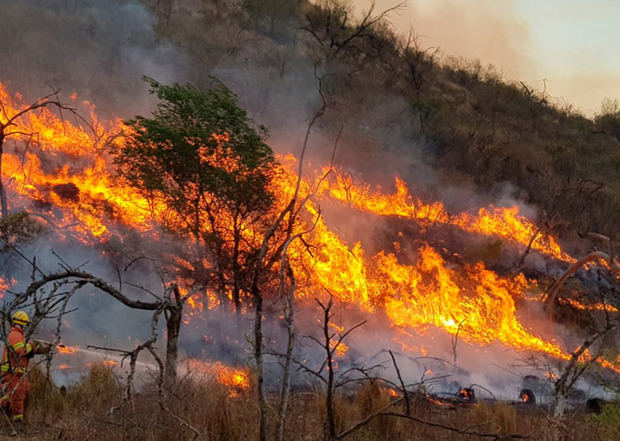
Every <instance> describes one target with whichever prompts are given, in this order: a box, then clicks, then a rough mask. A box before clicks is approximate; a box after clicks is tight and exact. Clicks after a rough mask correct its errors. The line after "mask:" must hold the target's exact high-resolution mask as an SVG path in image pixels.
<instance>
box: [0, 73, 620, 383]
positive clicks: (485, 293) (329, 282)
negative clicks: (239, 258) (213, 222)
mask: <svg viewBox="0 0 620 441" xmlns="http://www.w3.org/2000/svg"><path fill="white" fill-rule="evenodd" d="M0 101H1V102H2V103H3V104H4V110H5V113H4V114H2V113H0V121H2V122H5V121H6V117H7V116H8V117H11V116H12V115H15V114H16V113H17V112H19V111H20V110H22V109H23V108H24V104H22V103H21V98H20V97H16V98H15V99H13V98H12V97H11V96H10V94H9V93H8V91H7V90H6V88H5V87H4V86H3V85H2V83H0ZM88 104H89V103H88ZM90 109H91V119H92V120H93V121H94V124H93V126H94V127H95V132H94V133H92V132H90V131H87V130H85V129H84V128H83V127H81V126H79V125H77V124H72V123H71V122H70V121H68V120H62V119H60V118H58V117H57V116H56V115H55V114H54V113H52V112H51V111H49V110H47V109H41V110H40V111H37V112H29V113H27V114H26V115H25V116H24V117H23V118H21V119H20V120H18V121H17V123H18V126H17V128H16V129H17V130H18V131H20V132H24V133H36V134H37V136H36V148H29V149H27V150H26V151H22V150H20V149H19V148H17V147H14V148H13V149H9V148H5V153H4V157H3V170H2V172H3V179H4V182H6V183H7V187H8V188H9V189H10V190H11V191H12V193H13V195H12V196H15V197H11V198H10V199H9V202H13V203H14V204H15V205H19V204H21V205H27V204H26V203H23V204H22V202H28V201H29V202H32V201H35V202H36V203H37V204H39V205H41V206H43V207H48V213H47V215H48V217H49V219H52V222H54V223H55V224H56V225H57V226H60V227H63V228H62V230H63V231H71V232H72V234H73V235H74V236H75V237H77V238H79V239H80V240H82V241H84V242H86V243H92V242H93V241H95V242H96V241H103V240H105V239H106V238H107V237H108V236H109V235H110V234H111V231H113V229H114V228H115V226H116V225H123V226H125V227H131V228H134V229H135V230H137V231H140V232H141V233H143V234H145V235H152V236H153V237H156V236H157V233H156V232H155V230H154V228H153V226H155V225H157V224H158V223H160V222H163V220H164V219H167V220H168V221H172V222H173V221H174V219H172V220H170V211H169V210H168V209H167V207H166V206H165V204H163V202H157V201H154V202H153V201H150V202H149V201H147V200H146V199H145V198H144V197H142V196H141V195H140V194H139V192H138V191H137V190H135V189H133V188H132V187H130V186H129V185H128V184H126V183H123V182H122V181H120V180H119V179H116V178H114V176H113V173H112V169H111V167H110V165H109V164H110V160H109V157H108V156H107V154H106V149H105V144H106V143H107V144H110V143H114V144H119V145H120V144H122V142H123V133H122V130H123V126H122V123H121V122H120V121H119V120H116V121H113V122H111V123H102V122H100V121H98V120H97V118H96V115H95V113H94V108H93V107H92V106H91V107H90ZM213 137H214V138H213V139H214V140H215V141H216V142H217V144H218V146H220V147H221V148H220V149H219V150H218V151H221V152H224V153H225V152H226V151H227V143H228V142H229V140H230V137H229V136H228V135H227V134H225V133H223V134H214V135H213ZM17 139H18V140H19V141H20V142H25V141H27V142H32V141H33V138H32V137H26V136H25V135H22V136H19V137H18V138H17ZM43 158H45V160H44V159H43ZM197 159H198V160H200V161H207V162H213V161H224V165H225V166H226V167H228V168H231V170H233V169H234V167H235V164H234V163H227V162H226V160H227V159H226V155H224V154H223V153H222V155H219V154H216V155H215V156H213V155H211V156H209V155H207V154H206V152H202V153H201V154H200V158H197ZM279 160H280V163H281V164H282V165H280V166H278V168H277V170H276V171H275V173H274V178H273V180H272V182H271V183H270V185H271V187H272V190H273V192H274V193H275V194H276V195H277V203H276V206H275V207H274V210H281V209H282V208H283V207H284V206H285V205H286V204H287V203H288V201H290V199H291V196H292V195H293V193H294V192H295V187H296V181H297V179H296V173H295V171H294V170H295V167H294V159H293V158H291V157H290V156H287V157H280V158H279ZM55 163H58V164H60V165H58V166H54V164H55ZM326 172H327V170H323V171H320V172H318V173H316V179H312V178H309V179H308V180H305V181H304V182H303V183H302V186H301V195H302V197H305V196H308V195H311V194H315V197H314V198H311V199H310V200H309V202H308V203H307V206H306V213H305V214H306V215H307V216H305V217H306V218H308V219H318V220H317V221H316V226H315V228H314V230H313V231H312V233H310V234H309V235H308V239H307V241H308V242H311V243H312V244H313V245H314V247H313V252H312V254H310V253H309V252H308V250H307V248H306V247H305V246H303V244H301V243H300V242H299V241H297V242H294V243H293V244H292V245H291V249H290V256H291V264H292V266H293V270H294V271H295V273H296V278H297V279H298V281H299V282H300V283H299V286H300V289H299V297H300V298H301V299H303V298H305V297H306V298H307V297H311V296H314V295H316V293H317V292H320V291H321V289H322V288H326V289H328V290H329V292H330V293H332V295H333V296H334V297H335V298H336V299H338V300H340V301H343V302H348V303H354V304H356V305H357V306H358V307H359V308H360V309H362V310H365V311H369V312H372V311H376V310H379V309H380V310H383V311H385V314H386V315H387V316H388V318H389V319H390V320H391V322H392V324H393V326H394V327H397V328H409V329H416V330H418V331H419V332H422V330H424V329H428V328H429V326H434V327H437V328H441V329H444V330H445V331H446V332H448V333H449V334H452V335H455V334H456V333H457V332H458V333H459V337H460V338H463V339H464V340H466V341H468V342H470V343H475V344H478V345H487V344H490V343H492V342H495V341H499V342H502V343H503V344H505V345H506V346H508V347H511V348H514V349H516V350H532V351H540V352H544V353H546V354H549V355H552V356H554V357H557V358H561V359H568V358H569V355H568V354H567V352H566V351H565V350H563V349H562V348H561V347H560V346H559V345H558V344H557V343H555V342H553V341H546V340H544V339H542V338H541V337H539V336H537V335H535V334H534V333H533V332H532V331H530V330H528V329H526V328H525V327H524V325H523V324H521V323H520V321H519V320H518V318H517V315H516V304H515V298H517V297H519V296H522V295H523V293H524V292H525V291H527V290H528V289H529V287H530V282H529V281H528V280H526V278H525V277H524V276H523V275H521V274H520V275H516V276H510V277H501V276H499V275H497V274H496V273H495V272H493V271H491V270H489V269H488V268H486V267H485V265H484V264H483V263H476V264H474V265H468V266H465V267H463V268H454V267H453V266H451V265H449V264H448V263H447V262H446V260H445V259H444V257H442V255H441V254H440V252H439V251H437V250H436V249H434V248H433V247H432V246H430V245H429V244H422V245H420V246H419V247H418V248H417V250H415V252H416V254H417V259H416V261H415V262H414V263H411V264H408V263H404V262H403V261H402V259H401V258H400V257H399V256H398V255H397V254H394V253H389V252H386V251H381V252H379V253H377V254H374V255H368V253H367V252H366V251H365V249H364V247H363V245H362V243H361V242H355V243H353V244H351V245H349V244H347V243H346V242H345V241H344V240H343V239H342V238H341V237H339V235H338V234H337V233H336V232H335V230H333V229H330V228H329V227H328V225H327V223H326V221H325V220H324V219H323V218H322V217H318V205H317V204H318V201H319V200H324V199H331V200H335V201H338V203H345V204H347V205H349V206H350V207H351V208H353V209H356V210H359V211H362V212H366V213H373V214H375V215H380V216H396V217H401V218H405V219H410V220H412V221H415V222H417V223H418V224H419V225H421V226H428V225H432V224H435V223H441V224H446V225H453V226H455V227H458V228H460V229H462V230H463V231H465V232H469V233H476V234H483V235H487V236H490V237H498V238H502V239H505V240H508V241H511V242H513V243H515V244H519V245H520V246H523V247H525V246H528V245H529V244H530V241H531V248H532V249H533V250H536V251H539V252H541V253H543V254H545V255H547V256H550V257H552V258H555V259H558V260H561V261H564V262H574V259H573V257H571V256H570V255H569V254H567V253H566V252H564V251H563V250H562V249H561V247H560V245H559V244H558V242H557V241H556V240H555V239H554V238H553V237H551V236H550V235H548V234H544V233H541V232H540V231H538V228H537V227H536V225H535V224H534V223H533V222H531V221H530V220H528V219H527V218H525V217H524V216H522V215H521V214H520V211H519V208H518V207H516V206H514V207H507V208H506V207H494V206H489V207H486V208H481V209H480V210H479V211H478V213H477V215H472V214H469V213H460V214H456V215H451V214H449V213H448V212H447V210H446V208H445V206H444V205H443V204H442V203H441V202H424V201H422V200H421V199H419V198H416V197H415V196H413V195H412V194H411V193H410V191H409V188H408V185H407V183H406V182H405V181H403V180H401V179H399V178H396V181H395V186H396V191H395V193H392V194H386V193H384V192H383V191H382V190H381V189H380V188H379V187H375V188H374V189H373V188H371V187H370V186H369V185H366V184H363V183H362V184H357V183H355V182H354V181H353V178H352V177H351V176H349V175H347V174H346V173H344V172H342V171H335V172H333V173H330V175H329V176H328V177H327V178H325V174H326ZM188 191H192V189H188ZM18 196H19V197H21V198H22V199H21V200H20V199H19V198H18ZM221 219H222V220H221V222H222V223H223V224H224V225H226V222H227V221H228V218H227V215H226V213H221ZM307 227H308V225H302V226H300V227H299V228H300V230H299V231H304V230H305V229H307ZM242 234H243V236H244V241H242V242H245V243H251V244H256V243H260V241H261V240H262V234H261V232H257V231H252V230H251V228H250V227H248V228H246V229H244V231H243V232H242ZM179 260H180V259H179ZM185 264H186V265H190V266H191V264H190V263H189V262H185ZM302 282H303V283H302ZM0 284H1V281H0ZM0 288H2V289H6V288H3V287H2V286H0ZM207 299H208V300H207ZM215 300H216V297H215V295H214V294H213V293H209V292H207V293H206V294H205V293H202V294H196V295H192V297H191V298H189V299H188V302H187V303H188V305H189V307H190V312H189V313H188V314H187V315H186V317H185V321H186V322H189V320H190V319H191V317H192V316H193V315H195V314H198V313H200V312H201V311H202V310H203V309H205V303H204V302H205V301H207V305H209V308H210V307H211V305H213V304H215ZM59 350H60V348H59ZM346 350H347V347H346V346H344V345H343V346H341V347H340V348H339V354H338V355H340V356H342V355H344V354H345V353H346ZM341 351H342V352H341ZM61 352H62V351H61ZM612 366H613V365H612ZM221 368H222V369H221V372H223V373H222V374H218V379H221V381H222V382H224V383H226V384H228V383H230V384H231V385H233V386H235V387H237V386H239V387H246V386H247V385H248V384H249V379H248V376H247V373H245V372H244V371H238V370H234V369H232V368H229V370H227V369H225V367H224V366H223V365H222V367H221Z"/></svg>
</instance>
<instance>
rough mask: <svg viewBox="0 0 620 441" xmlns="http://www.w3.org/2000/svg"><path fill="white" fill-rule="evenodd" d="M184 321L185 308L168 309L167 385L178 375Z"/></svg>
mask: <svg viewBox="0 0 620 441" xmlns="http://www.w3.org/2000/svg"><path fill="white" fill-rule="evenodd" d="M182 321H183V308H182V307H181V306H175V307H174V308H170V309H168V316H167V317H166V331H167V339H166V368H165V378H166V384H167V385H170V384H172V383H174V381H175V380H176V377H177V359H178V355H179V351H178V342H179V334H180V332H181V323H182Z"/></svg>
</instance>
